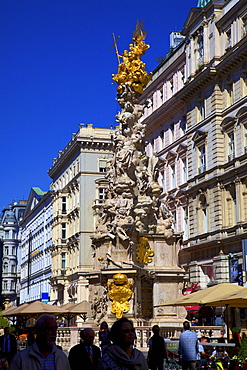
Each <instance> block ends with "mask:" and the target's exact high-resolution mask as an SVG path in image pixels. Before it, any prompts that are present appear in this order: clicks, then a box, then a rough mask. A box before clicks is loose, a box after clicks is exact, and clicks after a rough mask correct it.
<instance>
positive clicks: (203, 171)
mask: <svg viewBox="0 0 247 370" xmlns="http://www.w3.org/2000/svg"><path fill="white" fill-rule="evenodd" d="M246 31H247V3H246V1H241V0H240V1H237V0H230V1H227V2H225V1H210V2H208V3H207V4H206V5H205V6H204V7H202V8H192V9H191V11H190V13H189V15H188V17H187V19H186V22H185V25H184V30H183V31H182V35H184V36H185V39H184V41H182V43H181V44H180V45H179V46H178V47H177V48H176V49H175V50H174V51H173V53H171V54H170V55H169V56H168V57H167V58H166V60H164V61H163V62H162V63H161V64H160V65H159V66H158V67H157V68H156V70H155V71H154V76H153V81H152V82H150V84H149V85H148V87H147V88H146V90H145V91H144V93H143V95H142V100H143V101H144V100H147V101H148V102H149V105H148V107H147V108H146V111H145V115H144V118H143V120H144V122H145V123H146V124H147V138H148V142H149V144H148V145H147V153H148V155H150V156H152V155H153V153H156V156H158V159H159V160H158V164H159V182H160V185H162V187H163V194H162V196H163V197H164V198H165V199H167V200H168V204H169V207H170V210H171V211H172V213H173V216H174V230H175V231H176V232H178V233H180V234H181V235H182V237H183V241H182V243H181V248H180V251H179V264H180V265H181V266H182V267H184V269H185V270H186V271H187V272H188V281H189V282H190V283H198V287H199V288H201V289H203V288H205V287H206V286H208V285H210V284H215V283H222V282H227V281H230V282H234V283H238V284H242V283H244V284H245V282H246V277H245V271H244V270H245V263H244V262H245V251H244V252H243V245H245V239H247V234H246V232H247V212H246V208H247V207H246V205H247V199H246V196H247V195H246V194H247V192H246V186H247V150H246V145H247V141H246V138H247V134H246V132H247V131H246V129H247V96H246V93H247V64H246V62H247V52H246V50H247V48H246V47H247V32H246ZM243 253H244V255H243Z"/></svg>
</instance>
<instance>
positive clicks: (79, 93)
mask: <svg viewBox="0 0 247 370" xmlns="http://www.w3.org/2000/svg"><path fill="white" fill-rule="evenodd" d="M196 5H197V0H186V1H185V0H177V1H171V0H154V1H150V0H149V1H148V0H142V1H135V0H122V1H113V0H91V1H85V0H1V1H0V50H1V52H0V124H1V135H0V168H1V177H0V179H1V180H0V211H1V210H2V209H3V208H4V207H5V206H7V205H8V204H10V203H12V201H13V200H22V199H27V198H28V195H29V192H30V188H31V187H32V186H38V187H40V188H41V189H42V190H48V189H49V184H50V182H51V179H50V178H49V176H48V174H47V171H48V169H49V168H50V167H51V165H52V158H55V157H57V154H58V151H59V150H62V149H63V148H64V147H65V146H66V144H67V143H68V142H69V141H70V139H71V134H72V133H74V132H77V130H78V125H79V124H80V123H85V124H86V123H89V122H90V123H93V124H94V126H98V127H108V128H109V127H110V126H111V125H113V126H114V125H115V115H116V113H117V111H118V109H119V108H118V104H117V102H116V100H115V97H116V85H113V84H112V80H111V75H112V73H116V71H117V59H116V55H115V51H114V49H111V46H112V44H113V39H112V33H113V32H114V33H115V36H116V37H118V36H120V39H119V41H118V48H119V52H120V54H121V53H122V52H123V50H124V49H126V48H128V45H129V44H130V43H131V38H132V31H133V30H134V28H135V24H136V20H139V21H142V20H143V21H144V28H145V30H147V31H148V34H147V38H146V42H147V43H148V44H150V46H151V48H150V49H149V50H148V51H147V52H146V55H145V56H144V58H143V60H144V62H145V63H146V64H147V70H148V71H149V72H150V71H152V70H153V69H154V68H155V67H156V66H157V65H158V62H157V61H156V58H157V57H158V56H159V55H165V54H166V53H167V52H168V50H169V33H170V31H173V30H181V29H183V25H184V22H185V20H186V17H187V15H188V13H189V11H190V8H191V7H196Z"/></svg>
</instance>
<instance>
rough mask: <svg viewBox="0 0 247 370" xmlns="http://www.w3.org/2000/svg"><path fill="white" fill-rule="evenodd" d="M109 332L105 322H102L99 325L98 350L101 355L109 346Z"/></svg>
mask: <svg viewBox="0 0 247 370" xmlns="http://www.w3.org/2000/svg"><path fill="white" fill-rule="evenodd" d="M109 333H110V330H109V329H108V324H107V322H106V321H102V323H101V324H100V329H99V341H100V348H101V351H102V353H103V352H104V349H105V348H106V347H107V346H108V345H109V344H111V341H110V340H109V338H108V336H109Z"/></svg>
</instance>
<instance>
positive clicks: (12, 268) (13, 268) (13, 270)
mask: <svg viewBox="0 0 247 370" xmlns="http://www.w3.org/2000/svg"><path fill="white" fill-rule="evenodd" d="M11 272H12V274H14V273H15V265H11Z"/></svg>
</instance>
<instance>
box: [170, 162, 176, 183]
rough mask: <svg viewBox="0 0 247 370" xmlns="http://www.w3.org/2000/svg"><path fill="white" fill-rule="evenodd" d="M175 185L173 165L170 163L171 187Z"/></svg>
mask: <svg viewBox="0 0 247 370" xmlns="http://www.w3.org/2000/svg"><path fill="white" fill-rule="evenodd" d="M175 187H176V172H175V165H171V188H172V189H174V188H175Z"/></svg>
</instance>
